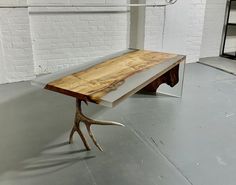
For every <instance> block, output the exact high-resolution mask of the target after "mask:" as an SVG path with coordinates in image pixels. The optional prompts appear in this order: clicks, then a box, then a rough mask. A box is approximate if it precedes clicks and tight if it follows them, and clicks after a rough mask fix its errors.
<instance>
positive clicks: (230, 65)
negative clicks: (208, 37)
mask: <svg viewBox="0 0 236 185" xmlns="http://www.w3.org/2000/svg"><path fill="white" fill-rule="evenodd" d="M199 63H201V64H205V65H208V66H211V67H214V68H216V69H220V70H222V71H225V72H227V73H231V74H234V75H236V60H232V59H228V58H224V57H207V58H201V59H200V60H199Z"/></svg>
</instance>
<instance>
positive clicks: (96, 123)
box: [91, 120, 125, 127]
mask: <svg viewBox="0 0 236 185" xmlns="http://www.w3.org/2000/svg"><path fill="white" fill-rule="evenodd" d="M91 124H93V125H115V126H121V127H125V125H123V124H122V123H118V122H115V121H103V120H92V123H91Z"/></svg>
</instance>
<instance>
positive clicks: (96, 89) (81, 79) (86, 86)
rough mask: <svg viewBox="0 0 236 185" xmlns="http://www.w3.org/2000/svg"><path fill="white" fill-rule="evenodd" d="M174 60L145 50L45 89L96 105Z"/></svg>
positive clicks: (168, 56) (96, 67)
mask: <svg viewBox="0 0 236 185" xmlns="http://www.w3.org/2000/svg"><path fill="white" fill-rule="evenodd" d="M176 56H177V55H176V54H168V53H161V52H154V51H147V50H138V51H132V52H129V53H126V54H123V55H121V56H118V57H115V58H112V59H109V60H106V61H104V62H102V63H99V64H96V65H94V66H92V67H89V68H88V69H85V70H82V71H79V72H76V73H73V74H70V75H67V76H64V77H62V78H59V79H57V80H54V81H52V82H49V83H48V84H47V85H46V86H45V89H48V90H52V91H55V92H59V93H63V94H66V95H69V96H73V97H76V98H79V99H81V100H86V101H90V102H95V103H99V102H100V100H101V98H102V97H103V96H105V95H106V94H108V93H109V92H111V91H114V90H116V89H117V88H118V87H119V86H121V85H122V84H123V83H124V82H125V80H126V79H127V78H129V77H130V76H132V75H134V74H136V73H139V72H141V71H145V70H148V69H150V68H152V67H153V66H156V65H158V64H160V63H163V62H165V61H168V60H171V59H173V58H175V57H176Z"/></svg>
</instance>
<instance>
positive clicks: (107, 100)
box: [32, 49, 185, 151]
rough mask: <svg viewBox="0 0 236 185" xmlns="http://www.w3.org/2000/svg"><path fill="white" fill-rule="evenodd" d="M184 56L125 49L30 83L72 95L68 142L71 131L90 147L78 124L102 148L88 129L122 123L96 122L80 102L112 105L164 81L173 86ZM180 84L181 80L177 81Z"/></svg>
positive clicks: (87, 147) (154, 88)
mask: <svg viewBox="0 0 236 185" xmlns="http://www.w3.org/2000/svg"><path fill="white" fill-rule="evenodd" d="M181 63H185V56H182V55H176V54H169V53H161V52H156V51H147V50H131V49H129V50H125V51H122V52H118V53H115V54H113V55H110V56H106V57H103V58H101V59H99V60H97V61H93V62H90V63H88V64H86V65H83V66H80V67H74V68H71V69H68V70H66V71H63V72H58V73H55V74H52V75H46V76H43V77H40V78H37V79H36V80H34V81H33V82H32V83H33V84H39V85H41V86H42V87H43V88H45V89H48V90H52V91H55V92H58V93H62V94H65V95H68V96H72V97H75V98H76V115H75V120H74V126H73V128H72V130H71V134H70V139H69V142H70V143H72V137H73V134H74V133H75V132H77V133H78V134H79V136H80V137H81V140H82V141H83V143H84V146H85V148H86V149H87V150H90V147H89V145H88V143H87V141H86V138H85V137H84V135H83V133H82V131H81V129H80V123H81V122H83V123H84V124H85V125H86V128H87V131H88V133H89V136H90V137H91V139H92V141H93V142H94V144H95V145H96V146H97V147H98V149H99V150H101V151H102V148H101V146H100V145H99V144H98V143H97V141H96V139H95V137H94V135H93V133H92V131H91V126H92V125H116V126H124V125H123V124H121V123H117V122H114V121H97V120H93V119H90V118H88V117H86V116H85V115H84V114H83V113H82V110H81V103H82V102H83V101H84V102H85V103H87V102H88V101H89V102H93V103H97V104H100V105H104V106H108V107H114V106H115V105H117V104H118V103H119V102H121V101H123V100H124V99H126V98H127V97H129V96H131V95H133V94H134V93H136V92H138V91H140V92H145V93H152V94H155V92H156V90H157V88H158V87H159V86H160V85H161V84H163V83H165V84H168V85H169V86H170V87H174V86H175V85H176V84H178V82H179V66H180V64H181ZM181 83H182V82H181Z"/></svg>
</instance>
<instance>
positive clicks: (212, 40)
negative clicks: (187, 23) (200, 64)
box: [201, 0, 226, 57]
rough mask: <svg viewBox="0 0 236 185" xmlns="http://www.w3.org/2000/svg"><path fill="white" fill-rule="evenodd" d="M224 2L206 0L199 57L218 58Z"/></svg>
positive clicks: (223, 0)
mask: <svg viewBox="0 0 236 185" xmlns="http://www.w3.org/2000/svg"><path fill="white" fill-rule="evenodd" d="M225 6H226V0H207V4H206V10H205V22H204V30H203V37H202V46H201V57H211V56H219V54H220V46H221V39H222V30H223V25H224V16H225Z"/></svg>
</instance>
